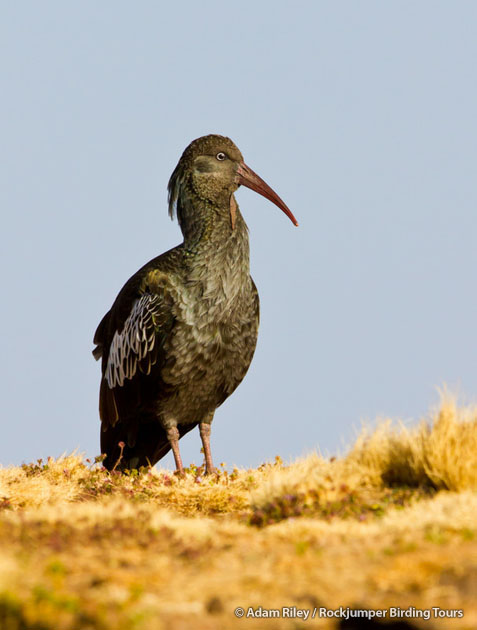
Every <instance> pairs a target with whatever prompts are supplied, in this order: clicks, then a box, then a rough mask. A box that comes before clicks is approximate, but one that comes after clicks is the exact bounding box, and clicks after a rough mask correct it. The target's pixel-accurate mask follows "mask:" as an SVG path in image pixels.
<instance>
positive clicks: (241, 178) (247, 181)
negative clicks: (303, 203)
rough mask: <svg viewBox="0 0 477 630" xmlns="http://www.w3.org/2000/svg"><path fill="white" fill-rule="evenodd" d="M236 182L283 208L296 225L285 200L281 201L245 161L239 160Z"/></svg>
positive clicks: (296, 222) (296, 223)
mask: <svg viewBox="0 0 477 630" xmlns="http://www.w3.org/2000/svg"><path fill="white" fill-rule="evenodd" d="M237 182H238V183H239V184H242V185H243V186H246V187H247V188H251V189H252V190H254V191H255V192H257V193H258V194H259V195H262V196H263V197H266V198H267V199H269V200H270V201H271V202H272V203H274V204H275V205H276V206H278V207H279V208H280V210H283V212H284V213H285V214H286V215H287V217H288V218H289V219H290V221H291V222H292V223H294V224H295V225H298V221H297V220H296V219H295V217H294V216H293V214H292V212H291V210H290V209H289V208H288V206H287V205H286V204H285V202H284V201H282V200H281V199H280V197H279V196H278V195H277V193H276V192H275V191H274V190H272V189H271V188H270V186H269V185H268V184H267V183H266V182H264V181H263V179H262V178H261V177H259V176H258V175H257V173H254V172H253V171H252V169H251V168H250V167H249V166H247V165H246V164H245V162H241V163H240V164H239V166H238V169H237Z"/></svg>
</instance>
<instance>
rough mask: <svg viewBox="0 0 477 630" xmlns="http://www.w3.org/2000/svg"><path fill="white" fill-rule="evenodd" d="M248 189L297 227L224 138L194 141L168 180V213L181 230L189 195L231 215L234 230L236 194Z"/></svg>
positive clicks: (268, 188) (281, 204) (273, 193)
mask: <svg viewBox="0 0 477 630" xmlns="http://www.w3.org/2000/svg"><path fill="white" fill-rule="evenodd" d="M240 185H243V186H246V187H247V188H251V189H252V190H255V192H258V193H259V194H260V195H263V196H264V197H266V198H267V199H269V200H270V201H272V202H273V203H274V204H275V205H276V206H278V207H279V208H280V209H281V210H283V212H284V213H285V214H286V215H287V216H288V217H289V219H290V220H291V221H292V222H293V223H294V224H295V225H298V223H297V221H296V219H295V217H294V216H293V214H292V213H291V211H290V210H289V208H288V207H287V206H286V204H285V203H284V202H283V201H282V200H281V199H280V197H279V196H278V195H277V194H276V192H275V191H274V190H272V189H271V188H270V186H268V184H266V183H265V182H264V181H263V179H262V178H261V177H259V176H258V175H257V174H256V173H254V172H253V171H252V169H251V168H250V167H248V166H247V165H246V164H245V162H244V161H243V157H242V154H241V153H240V151H239V149H238V148H237V147H236V146H235V144H234V143H233V142H232V140H230V138H226V137H224V136H219V135H215V134H211V135H208V136H203V137H201V138H197V140H193V141H192V142H191V143H190V144H189V146H188V147H187V148H186V150H185V151H184V153H183V154H182V157H181V159H180V160H179V163H178V164H177V166H176V168H175V169H174V172H173V173H172V175H171V179H170V180H169V186H168V190H169V214H170V215H171V217H173V216H174V211H175V210H176V211H177V216H178V219H179V223H180V224H181V227H183V225H182V223H183V220H184V218H185V217H184V216H183V212H182V210H183V209H182V208H181V206H182V204H181V197H182V195H183V194H187V193H188V192H189V194H190V193H192V194H193V196H194V197H196V198H198V199H200V200H201V201H203V202H206V203H209V204H211V205H212V206H214V207H216V208H218V209H220V208H222V209H227V210H228V211H229V212H230V219H231V225H232V228H234V227H235V219H236V214H235V213H236V209H237V206H236V203H235V199H234V197H233V193H234V192H235V191H236V190H237V188H238V187H239V186H240Z"/></svg>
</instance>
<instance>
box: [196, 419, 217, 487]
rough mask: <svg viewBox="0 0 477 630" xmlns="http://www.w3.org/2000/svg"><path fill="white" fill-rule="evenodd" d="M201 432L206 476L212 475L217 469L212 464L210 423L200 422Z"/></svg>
mask: <svg viewBox="0 0 477 630" xmlns="http://www.w3.org/2000/svg"><path fill="white" fill-rule="evenodd" d="M199 431H200V437H201V440H202V446H203V447H204V455H205V474H206V475H210V474H212V473H214V472H215V468H214V465H213V463H212V453H211V451H210V422H200V423H199Z"/></svg>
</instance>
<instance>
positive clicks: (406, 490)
mask: <svg viewBox="0 0 477 630" xmlns="http://www.w3.org/2000/svg"><path fill="white" fill-rule="evenodd" d="M476 490H477V412H476V410H475V409H473V408H459V407H457V405H456V404H455V402H454V401H453V400H451V399H449V398H447V399H446V400H445V401H444V402H443V403H442V405H441V408H440V409H439V410H438V411H437V412H436V413H435V414H434V415H433V416H432V417H430V418H427V419H425V420H423V421H422V422H421V423H420V424H418V425H417V426H415V427H411V428H407V427H405V426H404V425H402V424H401V425H398V426H394V425H393V424H392V423H391V422H390V421H383V422H381V423H379V424H378V426H377V427H376V428H375V429H374V430H373V431H370V430H366V431H363V433H362V434H361V435H360V436H359V438H358V440H357V441H356V443H355V444H354V446H353V447H352V448H351V450H350V451H349V453H348V454H347V455H346V456H345V457H342V458H331V459H325V458H323V457H320V456H318V455H316V454H315V455H311V456H309V457H307V458H304V459H301V460H298V461H296V462H294V463H292V464H291V465H288V466H284V465H283V464H282V462H281V460H280V458H278V457H277V458H276V461H275V462H274V463H270V464H264V465H263V466H260V467H259V468H258V469H255V470H237V469H235V470H233V471H231V472H230V471H227V470H226V469H225V468H224V467H222V469H221V470H220V471H219V472H218V473H217V475H214V476H212V477H205V476H204V474H203V469H202V467H196V466H191V467H190V468H189V469H188V470H187V474H186V476H185V478H184V479H180V478H178V477H176V476H175V475H174V474H173V473H171V472H170V471H167V470H164V469H157V470H156V469H152V470H148V469H144V470H142V471H140V472H137V471H133V472H131V473H129V474H120V473H108V472H107V471H105V470H103V469H102V468H101V465H100V461H99V460H98V461H88V460H86V461H84V460H83V459H82V458H81V456H79V455H78V454H73V455H70V456H64V457H61V458H58V459H56V460H53V459H51V458H49V459H48V460H47V461H45V462H43V461H37V462H36V463H32V464H27V465H24V466H22V467H11V468H4V469H0V628H1V630H31V629H33V630H108V629H110V628H111V629H112V628H114V629H119V630H161V628H164V629H165V628H171V629H172V630H182V629H183V628H190V627H193V628H198V629H199V630H200V629H202V628H203V629H208V630H219V629H222V628H229V627H230V628H231V627H235V626H239V625H242V626H244V625H245V624H252V625H253V626H254V627H256V628H265V627H266V628H274V629H275V628H290V629H291V628H294V629H298V628H308V627H320V628H321V627H322V628H338V625H337V623H336V621H335V620H327V619H321V618H319V616H318V617H316V618H315V619H313V620H310V619H309V620H308V621H307V622H304V621H300V620H299V619H286V618H281V619H273V621H272V620H270V619H261V620H260V619H255V620H251V619H242V620H239V619H236V618H235V616H234V614H233V611H234V609H235V608H236V607H237V606H242V607H244V608H246V609H247V608H248V607H249V606H250V607H254V608H256V607H258V606H262V607H263V608H277V609H280V608H281V607H282V606H297V607H298V608H300V609H307V610H310V611H311V610H313V609H314V608H317V609H318V608H319V607H320V606H322V607H326V608H329V609H330V608H337V607H339V606H343V607H347V606H356V605H359V607H361V608H371V609H376V608H378V609H388V608H389V607H391V606H393V607H401V608H403V609H408V608H409V607H410V606H413V607H414V608H416V609H431V608H432V607H433V606H434V607H435V606H439V607H440V608H442V609H448V610H460V609H462V610H464V613H465V614H464V617H463V619H457V618H450V619H449V618H439V617H437V618H432V619H431V620H430V621H422V620H421V621H419V620H415V619H411V620H408V622H409V624H410V625H409V628H418V627H422V628H426V629H427V630H434V629H435V628H437V629H445V630H448V629H452V628H461V629H462V630H464V629H468V630H470V629H472V630H475V628H476V627H477V605H476V602H475V592H476V588H477V522H476V518H475V515H476V514H477V493H476ZM419 623H421V625H419ZM360 627H366V626H360Z"/></svg>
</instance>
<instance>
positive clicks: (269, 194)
mask: <svg viewBox="0 0 477 630" xmlns="http://www.w3.org/2000/svg"><path fill="white" fill-rule="evenodd" d="M240 186H245V187H247V188H250V189H251V190H254V191H255V192H257V193H259V194H260V195H262V196H264V197H266V198H267V199H269V200H270V201H272V202H273V203H274V204H275V205H276V206H277V207H278V208H280V209H281V210H282V211H283V212H284V213H285V214H286V215H287V216H288V217H289V219H290V220H291V221H292V222H293V223H294V224H295V225H298V222H297V220H296V219H295V217H294V216H293V214H292V212H291V211H290V209H289V208H288V207H287V206H286V204H285V203H284V202H283V201H282V199H280V197H279V196H278V195H277V194H276V193H275V192H274V190H272V188H270V186H268V184H266V183H265V182H264V180H263V179H261V177H259V176H258V175H257V174H256V173H255V172H254V171H253V170H252V169H251V168H250V167H249V166H247V165H246V164H245V162H244V160H243V157H242V154H241V152H240V151H239V149H238V148H237V146H236V145H235V144H234V143H233V142H232V140H230V139H229V138H227V137H225V136H221V135H217V134H210V135H207V136H202V137H200V138H197V139H196V140H193V141H192V142H191V143H190V144H189V145H188V146H187V148H186V149H185V150H184V152H183V154H182V156H181V158H180V160H179V162H178V164H177V166H176V168H175V169H174V171H173V173H172V175H171V178H170V180H169V184H168V207H169V215H170V217H171V218H174V217H177V220H178V223H179V226H180V229H181V231H182V235H183V242H182V243H181V244H180V245H178V246H176V247H174V248H172V249H170V250H169V251H166V252H165V253H163V254H161V255H160V256H157V257H156V258H153V259H152V260H151V261H149V262H148V263H146V264H145V265H144V266H143V267H141V269H139V271H137V272H136V273H135V274H134V275H133V276H132V277H131V278H130V279H129V280H128V281H127V282H126V284H125V285H124V286H123V288H122V289H121V291H120V292H119V294H118V296H117V297H116V299H115V301H114V303H113V305H112V306H111V309H110V310H109V311H108V312H107V313H106V315H105V316H104V317H103V319H102V320H101V322H100V324H99V326H98V327H97V330H96V333H95V335H94V344H95V348H94V350H93V355H94V357H95V358H96V359H97V360H99V359H101V383H100V394H99V415H100V419H101V433H100V435H101V437H100V445H101V453H102V455H103V457H104V459H103V465H104V467H105V468H106V469H107V470H119V471H125V470H133V469H139V468H141V467H143V466H144V467H151V466H154V465H155V464H156V462H158V461H159V460H160V459H161V458H162V457H164V455H166V453H168V452H169V451H170V450H171V449H172V452H173V455H174V462H175V466H176V473H177V474H178V475H180V476H183V475H184V466H183V463H182V458H181V454H180V449H179V440H180V438H182V437H183V436H184V435H185V434H186V433H188V432H189V431H191V430H192V429H193V428H195V427H196V426H197V425H199V432H200V437H201V440H202V446H203V453H204V459H205V473H206V474H212V473H214V472H216V469H215V468H214V465H213V460H212V453H211V447H210V434H211V424H212V420H213V418H214V413H215V411H216V409H217V407H219V406H220V405H221V404H222V403H223V402H224V401H225V400H226V399H227V398H228V397H229V396H230V395H231V394H232V393H233V392H234V390H235V389H236V388H237V386H238V385H239V384H240V383H241V381H242V379H243V378H244V376H245V374H246V372H247V370H248V368H249V366H250V363H251V361H252V357H253V354H254V351H255V346H256V343H257V335H258V327H259V297H258V291H257V288H256V286H255V283H254V281H253V280H252V277H251V275H250V264H249V237H248V228H247V225H246V223H245V220H244V218H243V216H242V214H241V212H240V209H239V206H238V203H237V201H236V199H235V192H236V191H237V189H238V188H239V187H240Z"/></svg>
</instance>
